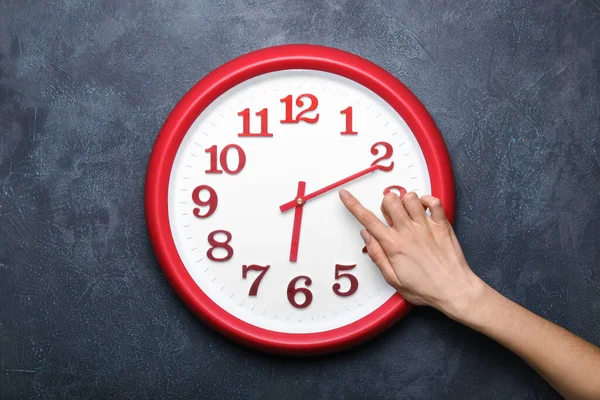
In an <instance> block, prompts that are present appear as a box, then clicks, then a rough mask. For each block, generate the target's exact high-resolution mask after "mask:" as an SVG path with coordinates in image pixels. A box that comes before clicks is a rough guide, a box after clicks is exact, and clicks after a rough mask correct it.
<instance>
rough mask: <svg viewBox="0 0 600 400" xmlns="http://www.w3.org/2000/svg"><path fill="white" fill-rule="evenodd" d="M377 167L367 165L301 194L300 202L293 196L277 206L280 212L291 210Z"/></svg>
mask: <svg viewBox="0 0 600 400" xmlns="http://www.w3.org/2000/svg"><path fill="white" fill-rule="evenodd" d="M378 169H381V166H379V165H373V166H371V167H369V168H367V169H363V170H362V171H360V172H357V173H356V174H354V175H350V176H349V177H347V178H344V179H341V180H339V181H337V182H334V183H332V184H331V185H329V186H325V187H324V188H322V189H319V190H316V191H314V192H312V193H309V194H307V195H306V196H303V197H302V198H301V200H302V201H300V202H298V199H299V198H295V199H294V200H292V201H289V202H287V203H285V204H283V205H282V206H279V209H280V210H281V212H286V211H289V210H291V209H292V208H294V207H299V206H301V205H304V204H305V203H306V202H307V201H308V200H311V199H314V198H315V197H317V196H320V195H322V194H323V193H326V192H329V191H330V190H332V189H335V188H336V187H340V186H342V185H344V184H346V183H348V182H351V181H353V180H355V179H358V178H360V177H361V176H364V175H367V174H370V173H371V172H373V171H377V170H378Z"/></svg>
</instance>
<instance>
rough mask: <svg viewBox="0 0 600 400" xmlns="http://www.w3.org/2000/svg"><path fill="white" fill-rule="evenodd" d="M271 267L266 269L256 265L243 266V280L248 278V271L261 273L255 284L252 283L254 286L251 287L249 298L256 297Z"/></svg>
mask: <svg viewBox="0 0 600 400" xmlns="http://www.w3.org/2000/svg"><path fill="white" fill-rule="evenodd" d="M270 267H271V266H270V265H265V266H264V267H262V266H260V265H255V264H251V265H242V278H244V279H246V278H247V277H248V271H260V273H259V274H258V276H257V277H256V279H255V280H254V282H252V286H250V291H249V292H248V296H256V293H257V292H258V286H259V285H260V281H262V278H263V277H264V276H265V274H266V273H267V271H268V270H269V268H270Z"/></svg>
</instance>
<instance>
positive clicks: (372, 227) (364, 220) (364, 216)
mask: <svg viewBox="0 0 600 400" xmlns="http://www.w3.org/2000/svg"><path fill="white" fill-rule="evenodd" d="M340 199H341V200H342V203H344V205H345V206H346V208H347V209H348V211H350V213H351V214H352V215H354V218H356V219H357V220H358V222H360V223H361V224H362V226H364V227H365V228H367V230H368V231H369V233H371V235H373V236H374V237H375V239H377V240H379V241H381V240H384V241H385V239H386V238H387V233H388V228H387V227H386V226H385V225H384V224H383V222H381V221H380V220H379V218H377V217H376V216H375V214H373V213H372V212H371V211H369V210H367V209H366V208H365V207H363V205H362V204H360V202H359V201H358V200H357V199H356V198H355V197H354V196H352V195H351V194H350V192H348V191H347V190H344V189H342V190H340Z"/></svg>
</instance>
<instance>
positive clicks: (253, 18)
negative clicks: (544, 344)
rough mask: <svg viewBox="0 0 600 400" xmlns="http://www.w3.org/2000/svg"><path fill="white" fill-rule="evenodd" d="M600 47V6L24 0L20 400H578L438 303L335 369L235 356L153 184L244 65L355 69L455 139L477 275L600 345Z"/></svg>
mask: <svg viewBox="0 0 600 400" xmlns="http://www.w3.org/2000/svg"><path fill="white" fill-rule="evenodd" d="M599 40H600V3H599V2H598V1H597V0H573V1H564V0H545V1H535V0H522V1H493V2H492V1H480V0H466V1H446V0H444V1H438V0H427V1H425V0H422V1H414V0H403V1H389V0H388V1H384V0H381V1H359V0H348V1H345V0H327V1H316V0H314V1H284V0H279V1H259V0H254V1H252V0H248V1H242V0H231V1H230V0H219V1H208V0H206V1H167V0H154V1H117V0H108V1H94V2H88V1H83V0H52V1H50V0H48V1H43V2H39V1H25V0H0V398H2V399H11V398H44V399H49V398H57V399H63V398H173V399H174V398H192V397H198V398H225V399H232V398H251V397H256V398H277V399H280V398H290V399H292V398H312V399H319V398H332V399H337V398H339V399H342V398H345V399H355V398H357V399H360V398H365V399H370V398H378V399H385V398H433V399H437V398H461V399H480V398H494V399H495V398H500V399H508V398H510V399H534V398H544V399H551V398H558V396H557V394H556V393H554V392H553V391H552V389H551V388H550V387H549V386H548V385H546V384H545V383H544V381H543V380H542V379H541V378H539V377H538V376H537V375H536V373H535V372H534V371H533V370H531V369H530V368H529V367H528V366H527V365H526V364H525V363H524V362H522V361H521V360H520V359H519V358H517V357H516V356H514V355H512V354H511V353H509V352H508V351H507V350H505V349H504V348H502V347H501V346H499V345H497V344H495V343H493V342H492V341H490V340H488V339H486V338H484V337H482V336H480V335H478V334H476V333H473V332H471V331H469V330H468V329H466V328H464V327H461V326H460V325H458V324H456V323H454V322H452V321H450V320H448V319H446V318H445V317H443V316H442V315H441V314H439V313H437V312H435V311H433V310H430V309H419V310H416V311H415V312H413V313H412V314H411V315H410V316H409V317H408V318H407V319H405V320H404V321H403V322H401V323H400V324H398V325H397V326H395V327H394V328H392V329H391V330H390V331H388V332H387V333H386V334H384V335H383V336H381V337H379V338H377V339H376V340H374V341H372V342H370V343H368V344H366V345H363V346H360V347H358V348H356V349H353V350H350V351H348V352H345V353H342V354H339V355H334V356H331V357H323V358H318V359H309V360H297V359H285V358H277V357H272V356H268V355H264V354H260V353H257V352H254V351H252V350H248V349H245V348H242V347H239V346H238V345H236V344H234V343H231V342H230V341H228V340H226V339H223V338H221V337H220V336H219V335H217V334H216V333H214V332H213V331H212V330H211V329H209V328H208V327H206V326H205V325H203V324H202V323H201V322H199V321H198V320H197V319H196V318H195V317H194V316H193V315H192V314H191V313H190V312H189V311H187V309H186V308H185V307H184V306H183V304H182V303H181V302H180V301H179V300H178V298H177V297H176V296H175V294H174V293H173V291H172V290H171V288H170V287H169V286H168V284H167V282H166V281H165V279H164V278H163V276H162V274H161V271H160V269H159V267H158V265H157V264H156V261H155V259H154V257H153V254H152V250H151V248H150V245H149V242H148V237H147V234H146V229H145V222H144V215H143V208H142V204H143V203H142V201H143V186H144V176H145V169H146V163H147V160H148V156H149V154H150V151H151V148H152V144H153V142H154V139H155V137H156V134H157V132H158V130H159V129H160V127H161V124H162V122H163V121H164V119H165V118H166V116H167V115H168V113H169V111H170V109H171V108H172V107H173V106H174V105H175V103H176V102H177V101H178V99H179V98H180V97H181V96H182V95H183V94H184V93H185V92H186V90H187V89H188V88H190V87H191V86H192V85H193V84H194V83H195V82H196V81H197V80H199V79H200V78H201V77H202V76H204V75H205V74H206V73H208V72H209V71H210V70H212V69H213V68H215V67H217V66H218V65H220V64H221V63H223V62H225V61H227V60H229V59H231V58H233V57H235V56H238V55H240V54H242V53H245V52H247V51H250V50H254V49H257V48H261V47H264V46H269V45H275V44H282V43H298V42H308V43H318V44H325V45H330V46H335V47H339V48H341V49H344V50H349V51H352V52H355V53H357V54H359V55H361V56H364V57H366V58H368V59H370V60H372V61H374V62H376V63H378V64H380V65H381V66H383V67H384V68H386V69H388V70H389V71H390V72H391V73H393V74H394V75H395V76H397V77H398V78H400V79H401V80H402V81H404V83H405V84H407V85H408V87H409V88H411V89H412V90H413V91H414V93H415V94H416V95H417V96H418V97H419V98H420V99H421V100H422V102H423V103H424V104H425V105H426V107H427V108H428V109H429V110H430V112H431V113H432V115H433V116H434V118H435V120H436V121H437V123H438V125H439V127H440V129H441V131H442V133H443V135H444V138H445V140H446V142H447V144H448V147H449V149H450V153H451V156H452V160H453V164H454V168H455V173H456V182H457V188H458V194H457V196H458V215H457V223H456V229H457V232H458V235H459V237H460V239H461V242H462V244H463V246H464V249H465V253H466V255H467V257H468V260H469V261H470V263H471V265H472V267H473V269H474V270H475V271H476V272H477V273H479V274H480V275H481V276H482V277H483V278H484V279H485V280H486V281H487V282H489V283H490V284H491V285H493V286H494V287H496V288H497V289H498V290H500V291H501V292H502V293H504V294H506V295H507V296H508V297H510V298H512V299H514V300H516V301H517V302H519V303H521V304H523V305H525V306H527V307H529V308H531V309H533V310H534V311H535V312H537V313H539V314H541V315H542V316H544V317H546V318H549V319H550V320H552V321H555V322H557V323H559V324H561V325H563V326H565V327H566V328H568V329H570V330H572V331H574V332H575V333H577V334H579V335H581V336H583V337H584V338H586V339H588V340H590V341H591V342H593V343H596V344H600V322H599V321H600V279H599V278H600V274H599V269H600V242H599V238H600V217H599V210H600V197H599V193H600V125H599V124H600V122H599V120H600V115H599V112H600V111H599V110H600V101H599V91H600V85H599V82H600V80H599V69H598V68H599V67H598V65H600V44H599Z"/></svg>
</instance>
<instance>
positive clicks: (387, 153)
mask: <svg viewBox="0 0 600 400" xmlns="http://www.w3.org/2000/svg"><path fill="white" fill-rule="evenodd" d="M377 146H383V147H384V148H385V154H384V155H382V156H381V157H379V158H378V159H376V160H375V161H373V163H372V164H371V166H373V165H376V164H377V163H379V162H380V161H381V160H387V159H389V158H390V157H392V154H394V148H393V147H392V145H391V144H389V143H387V142H377V143H375V144H374V145H373V146H371V154H373V155H374V156H376V155H377V154H379V149H378V148H377ZM380 167H381V169H382V170H383V171H386V172H387V171H391V170H392V169H393V168H394V162H393V161H392V162H391V163H390V165H386V166H383V165H380Z"/></svg>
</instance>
